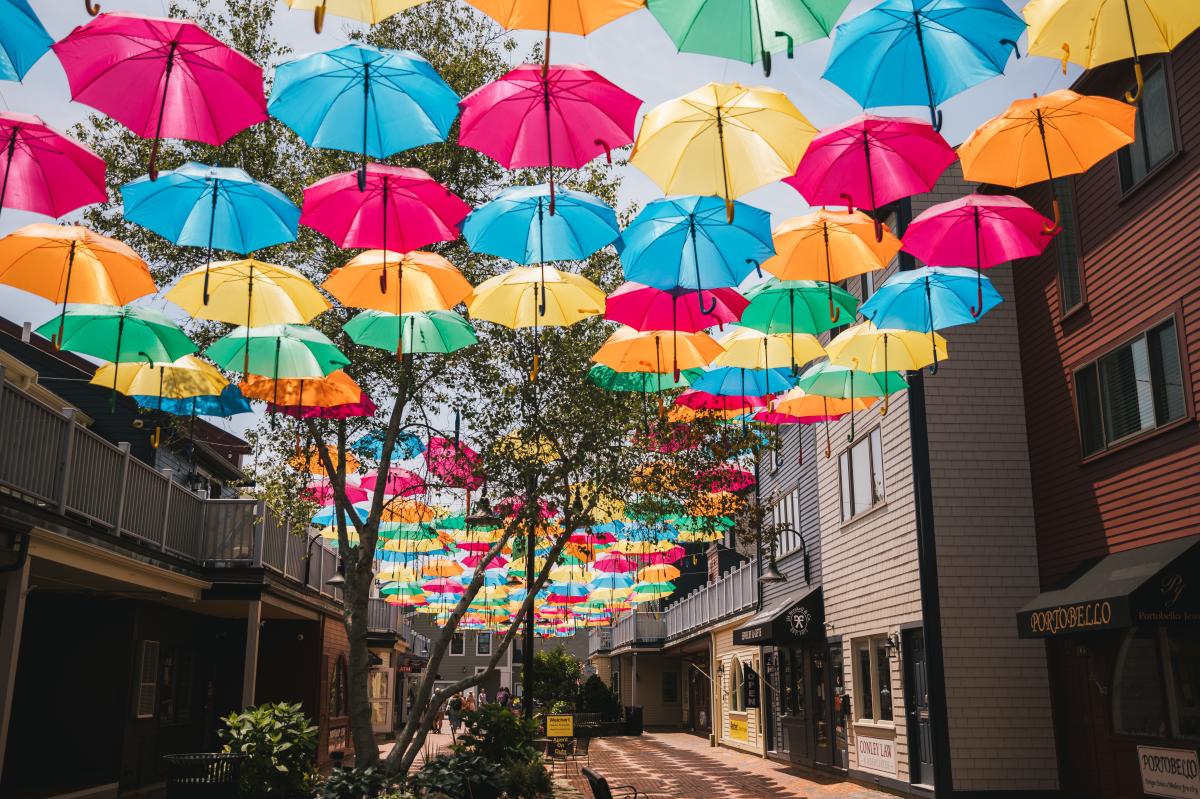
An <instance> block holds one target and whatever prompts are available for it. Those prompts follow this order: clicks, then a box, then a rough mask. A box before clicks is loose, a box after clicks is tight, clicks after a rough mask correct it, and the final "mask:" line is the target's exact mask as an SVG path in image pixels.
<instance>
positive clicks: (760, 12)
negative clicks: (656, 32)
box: [646, 0, 850, 76]
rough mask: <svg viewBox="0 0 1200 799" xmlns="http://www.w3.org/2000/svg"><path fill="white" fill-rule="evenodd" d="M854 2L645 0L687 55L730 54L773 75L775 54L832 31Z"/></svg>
mask: <svg viewBox="0 0 1200 799" xmlns="http://www.w3.org/2000/svg"><path fill="white" fill-rule="evenodd" d="M849 2H850V0H733V2H730V1H729V0H726V1H725V2H721V3H712V2H709V0H682V2H681V1H680V0H646V7H647V8H649V9H650V13H651V14H653V15H654V18H655V19H657V20H658V23H659V24H660V25H662V27H663V30H665V31H666V32H667V35H668V36H670V37H671V41H673V42H675V46H676V47H678V48H679V50H680V51H681V52H684V53H701V54H703V55H714V56H720V57H721V58H731V59H733V60H735V61H745V62H746V63H747V64H754V63H756V62H758V61H759V60H760V59H761V60H762V63H763V72H765V73H766V74H767V75H768V76H769V75H770V74H771V54H772V53H777V52H779V51H780V50H784V49H786V50H787V52H788V57H789V58H791V55H792V48H793V47H794V45H796V44H797V43H802V42H808V41H812V40H813V39H820V38H823V37H825V36H828V35H829V32H830V31H831V30H833V25H834V23H836V22H837V19H838V17H840V16H841V15H842V12H843V11H845V9H846V6H847V5H849Z"/></svg>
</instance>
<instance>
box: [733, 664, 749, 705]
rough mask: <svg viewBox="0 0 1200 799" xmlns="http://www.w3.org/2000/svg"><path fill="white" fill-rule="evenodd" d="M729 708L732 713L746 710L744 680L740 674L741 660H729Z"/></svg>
mask: <svg viewBox="0 0 1200 799" xmlns="http://www.w3.org/2000/svg"><path fill="white" fill-rule="evenodd" d="M729 709H730V710H731V711H732V712H734V713H743V712H745V710H746V682H745V679H744V678H743V675H742V661H740V660H738V659H737V658H734V659H733V660H731V661H729Z"/></svg>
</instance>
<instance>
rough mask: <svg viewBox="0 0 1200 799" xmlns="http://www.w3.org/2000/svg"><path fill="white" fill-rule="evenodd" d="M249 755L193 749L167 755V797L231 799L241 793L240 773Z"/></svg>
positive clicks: (165, 756) (169, 798) (174, 798)
mask: <svg viewBox="0 0 1200 799" xmlns="http://www.w3.org/2000/svg"><path fill="white" fill-rule="evenodd" d="M244 758H245V755H238V754H232V753H228V752H193V753H190V754H180V755H164V756H163V760H165V761H167V793H166V799H210V798H211V799H228V797H231V796H235V795H236V794H237V786H238V775H239V773H240V772H241V770H242V760H243V759H244Z"/></svg>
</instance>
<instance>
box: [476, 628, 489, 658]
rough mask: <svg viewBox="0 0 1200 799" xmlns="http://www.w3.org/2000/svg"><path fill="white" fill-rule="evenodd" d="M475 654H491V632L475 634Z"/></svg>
mask: <svg viewBox="0 0 1200 799" xmlns="http://www.w3.org/2000/svg"><path fill="white" fill-rule="evenodd" d="M475 636H476V637H475V654H477V655H490V654H492V634H491V633H476V634H475Z"/></svg>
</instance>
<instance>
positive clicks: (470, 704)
mask: <svg viewBox="0 0 1200 799" xmlns="http://www.w3.org/2000/svg"><path fill="white" fill-rule="evenodd" d="M463 712H464V713H474V712H475V694H473V693H469V694H467V696H466V698H465V699H463Z"/></svg>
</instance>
